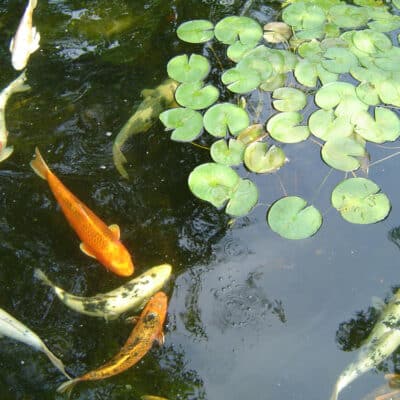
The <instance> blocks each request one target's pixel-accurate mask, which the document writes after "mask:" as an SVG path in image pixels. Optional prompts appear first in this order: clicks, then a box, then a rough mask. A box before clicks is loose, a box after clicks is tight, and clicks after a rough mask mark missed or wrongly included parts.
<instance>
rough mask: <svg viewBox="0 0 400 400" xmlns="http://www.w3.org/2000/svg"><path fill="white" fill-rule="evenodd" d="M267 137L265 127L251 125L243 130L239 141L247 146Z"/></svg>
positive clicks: (238, 137)
mask: <svg viewBox="0 0 400 400" xmlns="http://www.w3.org/2000/svg"><path fill="white" fill-rule="evenodd" d="M265 136H267V132H265V130H264V128H263V126H262V125H261V124H254V125H250V126H248V127H247V128H245V129H243V130H242V131H241V132H240V133H239V135H237V140H240V141H241V142H242V143H243V144H245V145H246V146H247V145H248V144H250V143H253V142H256V141H257V140H260V139H262V138H263V137H265Z"/></svg>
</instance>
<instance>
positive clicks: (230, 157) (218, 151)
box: [210, 139, 246, 166]
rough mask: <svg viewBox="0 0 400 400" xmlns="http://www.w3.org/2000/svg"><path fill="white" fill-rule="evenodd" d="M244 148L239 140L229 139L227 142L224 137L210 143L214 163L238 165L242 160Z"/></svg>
mask: <svg viewBox="0 0 400 400" xmlns="http://www.w3.org/2000/svg"><path fill="white" fill-rule="evenodd" d="M245 148H246V146H245V145H244V144H243V143H242V142H241V141H239V140H236V139H229V142H228V143H227V142H226V140H225V139H221V140H217V141H216V142H214V143H213V144H212V145H211V148H210V154H211V158H212V159H213V160H214V161H215V162H216V163H219V164H224V165H228V166H231V165H239V164H241V163H242V161H243V156H244V150H245Z"/></svg>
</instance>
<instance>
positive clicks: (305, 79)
mask: <svg viewBox="0 0 400 400" xmlns="http://www.w3.org/2000/svg"><path fill="white" fill-rule="evenodd" d="M294 75H295V77H296V79H297V80H298V81H299V82H300V83H301V84H302V85H305V86H308V87H314V86H315V85H316V84H317V79H318V78H319V79H320V80H321V82H322V84H324V85H325V84H327V83H330V82H334V81H336V80H337V79H338V74H335V73H333V72H329V71H327V70H326V69H325V68H324V67H323V66H322V65H321V64H320V63H319V62H318V63H314V62H311V61H309V60H308V59H304V60H301V61H300V62H299V63H298V64H297V65H296V68H295V70H294Z"/></svg>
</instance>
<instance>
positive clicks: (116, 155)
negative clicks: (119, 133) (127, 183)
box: [113, 143, 129, 179]
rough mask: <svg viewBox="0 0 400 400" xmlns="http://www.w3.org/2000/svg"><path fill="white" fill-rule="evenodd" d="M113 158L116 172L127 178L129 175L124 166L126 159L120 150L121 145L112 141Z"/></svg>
mask: <svg viewBox="0 0 400 400" xmlns="http://www.w3.org/2000/svg"><path fill="white" fill-rule="evenodd" d="M113 159H114V165H115V168H117V170H118V172H119V173H120V174H121V175H122V176H123V177H124V178H125V179H128V178H129V175H128V173H127V172H126V169H125V168H124V164H125V163H127V162H128V161H127V159H126V157H125V156H124V154H123V153H122V151H121V147H120V146H118V144H116V143H114V145H113Z"/></svg>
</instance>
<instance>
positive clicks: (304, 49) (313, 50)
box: [297, 41, 324, 62]
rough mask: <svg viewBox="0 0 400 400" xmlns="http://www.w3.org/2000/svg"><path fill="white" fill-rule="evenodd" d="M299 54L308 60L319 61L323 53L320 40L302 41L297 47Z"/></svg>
mask: <svg viewBox="0 0 400 400" xmlns="http://www.w3.org/2000/svg"><path fill="white" fill-rule="evenodd" d="M297 52H298V53H299V55H300V56H301V57H303V58H307V59H308V61H316V62H319V61H320V60H321V58H322V55H323V53H324V51H323V49H322V47H321V45H320V42H318V41H311V42H304V43H302V44H301V45H300V46H299V48H298V49H297Z"/></svg>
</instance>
